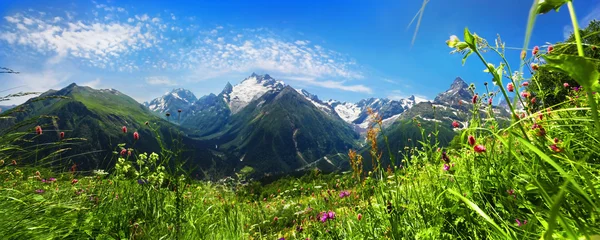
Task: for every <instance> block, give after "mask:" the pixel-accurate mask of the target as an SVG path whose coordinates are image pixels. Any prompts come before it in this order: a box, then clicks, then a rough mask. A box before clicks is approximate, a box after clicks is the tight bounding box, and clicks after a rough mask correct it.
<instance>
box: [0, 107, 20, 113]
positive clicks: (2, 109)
mask: <svg viewBox="0 0 600 240" xmlns="http://www.w3.org/2000/svg"><path fill="white" fill-rule="evenodd" d="M16 106H17V105H0V113H2V112H6V111H8V110H9V109H11V108H14V107H16Z"/></svg>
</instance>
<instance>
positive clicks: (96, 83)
mask: <svg viewBox="0 0 600 240" xmlns="http://www.w3.org/2000/svg"><path fill="white" fill-rule="evenodd" d="M101 82H102V80H100V78H96V79H95V80H92V81H89V82H84V83H82V84H81V86H88V87H91V88H100V84H101Z"/></svg>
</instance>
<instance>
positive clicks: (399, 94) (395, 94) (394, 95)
mask: <svg viewBox="0 0 600 240" xmlns="http://www.w3.org/2000/svg"><path fill="white" fill-rule="evenodd" d="M410 96H415V98H416V100H417V101H428V98H427V97H426V96H423V95H420V94H412V93H411V94H410V95H409V94H406V93H404V92H403V91H402V90H392V91H391V92H390V93H389V94H388V96H387V98H389V99H392V100H401V99H406V98H409V97H410Z"/></svg>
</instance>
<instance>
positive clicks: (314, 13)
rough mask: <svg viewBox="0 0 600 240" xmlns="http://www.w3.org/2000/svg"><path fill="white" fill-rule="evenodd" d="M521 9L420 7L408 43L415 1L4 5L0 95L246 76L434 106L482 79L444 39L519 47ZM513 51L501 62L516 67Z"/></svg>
mask: <svg viewBox="0 0 600 240" xmlns="http://www.w3.org/2000/svg"><path fill="white" fill-rule="evenodd" d="M531 2H532V1H525V0H507V1H503V2H502V4H500V3H499V2H498V1H482V0H454V1H446V0H431V1H430V2H429V4H428V5H427V7H426V9H425V14H424V18H423V21H422V23H421V27H420V29H419V33H418V36H417V39H416V42H415V44H414V45H411V40H412V36H413V31H414V26H412V27H410V28H408V29H407V25H408V24H409V22H410V21H411V19H412V18H413V16H414V15H415V14H416V13H417V11H418V10H419V8H420V7H421V4H422V1H420V0H412V1H398V0H394V1H387V0H381V1H161V2H158V1H157V2H154V1H131V0H129V1H101V0H98V1H52V2H51V3H48V2H47V1H39V0H37V1H33V0H21V1H10V2H5V3H3V4H2V5H1V6H0V16H1V18H0V24H1V25H0V46H1V47H0V66H6V67H10V68H12V69H14V70H16V71H20V72H21V74H19V75H9V74H2V75H0V83H2V84H1V85H0V91H1V90H6V89H11V88H15V87H16V88H15V89H12V90H10V91H8V92H16V91H45V90H47V89H50V88H53V89H59V88H62V87H64V86H67V85H68V84H69V83H71V82H76V83H78V84H80V85H87V86H92V87H95V88H115V89H117V90H119V91H122V92H124V93H126V94H128V95H130V96H132V97H134V98H135V99H136V100H138V101H147V100H150V99H152V98H155V97H158V96H160V95H162V94H163V93H164V92H166V91H168V90H170V89H173V88H180V87H181V88H187V89H190V90H191V91H192V92H194V93H195V94H196V95H197V96H198V97H200V96H202V95H205V94H208V93H211V92H212V93H218V92H220V91H221V90H222V88H223V87H224V86H225V83H226V82H227V81H229V82H231V83H232V84H235V83H238V82H240V81H241V80H243V79H244V78H245V77H246V76H248V75H250V74H251V73H252V72H257V73H269V74H270V75H271V76H273V77H275V78H276V79H279V80H283V81H285V82H286V83H287V84H290V85H292V86H294V87H296V88H303V89H307V90H308V91H310V92H312V93H314V94H317V95H318V96H319V97H320V98H321V99H324V100H327V99H337V100H342V101H352V102H354V101H358V100H359V99H362V98H367V97H389V98H402V97H407V96H410V95H412V94H414V95H417V96H422V97H425V98H427V99H433V98H434V97H435V95H436V94H437V93H439V92H442V91H444V90H446V89H447V88H448V86H449V85H450V84H451V83H452V81H453V80H454V78H456V77H457V76H461V77H462V78H463V79H465V80H466V81H467V82H468V83H471V82H474V83H476V84H478V86H481V87H482V85H481V84H483V82H484V81H489V80H490V77H489V75H487V73H484V72H483V71H482V70H483V68H484V67H483V65H482V64H481V63H480V62H478V61H477V59H475V58H472V59H470V60H469V61H467V64H466V65H465V66H461V56H460V55H451V54H449V52H450V50H451V49H449V48H448V47H447V46H446V45H445V40H447V39H448V37H449V36H450V35H453V34H456V35H458V36H459V37H461V38H462V36H461V35H462V32H463V29H464V27H465V26H468V27H469V29H471V31H473V32H476V33H477V34H478V35H480V36H482V37H484V38H487V39H488V40H489V41H490V42H493V39H494V38H495V37H496V34H500V35H501V37H502V40H503V41H504V42H506V44H507V46H510V47H518V48H520V47H522V45H523V36H524V33H525V27H526V22H527V15H528V11H529V8H530V4H531ZM574 4H575V8H576V10H577V13H578V18H579V20H580V21H581V24H582V25H584V26H585V25H586V24H587V22H589V21H590V20H591V19H594V18H600V1H592V0H575V1H574ZM569 26H570V19H569V15H568V11H567V9H566V8H563V9H561V11H559V12H558V13H555V12H551V13H549V14H546V15H542V16H540V17H539V18H538V20H537V22H536V26H535V29H534V35H533V38H532V42H531V44H532V45H545V44H546V43H547V42H557V41H561V40H564V38H565V35H568V33H569V30H570V27H569ZM519 53H520V51H519V50H508V52H507V55H508V56H509V59H510V60H511V62H514V64H518V63H519V62H518V55H519ZM489 58H490V59H493V60H495V61H496V62H498V61H499V60H498V59H494V58H492V57H489ZM513 68H514V69H516V68H517V66H513ZM2 93H7V91H5V92H2ZM24 100H25V99H15V100H13V101H11V102H10V103H20V102H23V101H24ZM3 104H5V103H3Z"/></svg>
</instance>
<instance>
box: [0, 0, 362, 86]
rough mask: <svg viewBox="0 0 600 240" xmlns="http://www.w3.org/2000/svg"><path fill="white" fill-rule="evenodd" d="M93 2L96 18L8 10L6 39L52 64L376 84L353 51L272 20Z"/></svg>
mask: <svg viewBox="0 0 600 240" xmlns="http://www.w3.org/2000/svg"><path fill="white" fill-rule="evenodd" d="M94 4H95V5H96V8H94V10H90V12H96V13H97V18H94V19H93V20H83V19H81V18H79V16H78V15H75V14H74V13H69V12H65V13H66V19H62V18H61V17H56V16H49V15H50V14H49V15H48V16H46V17H44V16H40V15H39V14H36V13H35V12H33V11H32V12H31V13H28V12H22V13H17V14H15V15H12V16H5V17H4V19H5V20H6V23H5V24H4V26H0V44H1V45H3V46H4V44H5V43H8V44H6V45H9V46H10V47H12V48H13V50H14V51H15V52H20V53H21V52H26V53H29V54H30V56H32V57H33V58H41V59H40V60H41V61H40V62H42V63H46V64H49V65H56V64H58V63H65V61H68V60H76V61H79V62H76V64H79V63H84V64H85V65H87V66H88V67H93V68H100V69H108V70H117V71H138V70H147V69H152V70H155V69H161V70H166V69H169V70H179V71H181V70H188V71H189V72H188V73H184V74H183V75H189V77H186V76H184V77H183V79H185V80H188V81H201V80H205V79H211V78H219V77H224V76H232V75H240V74H247V73H249V72H252V71H254V70H260V71H263V72H267V73H270V74H273V75H278V76H294V77H303V78H305V79H310V80H308V81H306V82H305V83H306V84H310V85H312V86H318V87H323V88H330V89H340V90H344V91H351V92H362V93H371V92H372V90H371V89H370V88H369V87H367V86H365V85H362V84H353V83H354V82H353V80H355V79H361V78H363V73H362V72H361V71H360V66H359V65H358V64H357V63H356V62H355V61H354V60H353V59H351V58H349V57H348V56H346V55H344V54H341V53H339V52H336V51H333V50H330V49H328V48H327V47H326V46H319V45H310V43H311V42H310V41H309V40H296V39H293V40H290V39H287V38H286V37H282V36H280V35H278V34H276V33H274V32H273V31H271V30H269V29H266V28H254V29H239V30H236V29H234V28H233V27H228V28H227V29H225V28H224V27H223V26H222V25H216V26H215V27H213V28H201V26H199V25H196V24H190V25H188V26H186V27H184V28H181V27H180V26H181V25H180V24H178V23H177V22H176V20H177V19H186V18H185V17H183V16H182V17H176V16H175V15H174V14H172V13H171V14H170V17H169V16H168V15H167V17H165V18H158V17H150V15H149V14H148V13H137V15H132V16H133V17H128V14H127V13H123V14H121V13H120V12H127V10H126V9H122V8H117V7H113V6H108V5H103V4H96V3H94ZM96 9H101V10H99V11H96ZM102 10H104V11H102ZM88 13H89V12H88ZM32 14H34V15H32ZM80 15H81V16H89V14H86V13H82V14H80ZM184 31H185V32H184ZM182 32H183V33H182ZM172 33H176V34H172ZM54 67H56V66H54ZM144 80H145V81H146V83H147V84H151V85H175V84H176V83H175V82H174V81H172V80H170V79H168V78H166V77H151V78H148V79H144ZM90 83H93V81H92V82H90Z"/></svg>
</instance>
